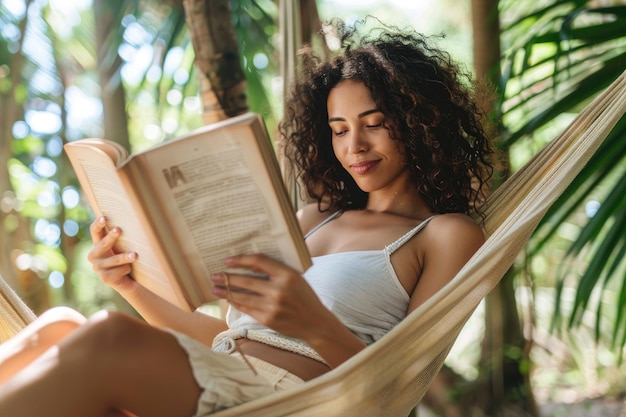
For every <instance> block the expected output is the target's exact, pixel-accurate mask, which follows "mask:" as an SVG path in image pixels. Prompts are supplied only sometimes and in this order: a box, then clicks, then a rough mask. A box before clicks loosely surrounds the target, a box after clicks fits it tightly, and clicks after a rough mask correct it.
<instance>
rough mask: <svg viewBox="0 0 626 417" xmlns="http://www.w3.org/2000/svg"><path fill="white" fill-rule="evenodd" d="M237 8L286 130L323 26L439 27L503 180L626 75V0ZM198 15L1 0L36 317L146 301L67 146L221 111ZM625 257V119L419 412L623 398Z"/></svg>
mask: <svg viewBox="0 0 626 417" xmlns="http://www.w3.org/2000/svg"><path fill="white" fill-rule="evenodd" d="M229 5H230V9H231V10H230V13H231V18H232V22H233V25H234V27H235V30H236V35H237V42H238V48H239V49H238V52H239V56H240V62H241V64H242V68H243V70H244V74H245V77H246V80H247V88H248V105H249V107H250V109H251V110H252V111H255V112H258V113H260V114H262V115H263V116H264V118H265V120H266V123H267V125H268V129H269V131H270V134H271V135H272V136H273V137H274V139H275V126H276V123H277V121H278V120H279V119H280V117H281V112H282V106H281V103H282V97H283V92H284V91H285V83H287V82H288V80H289V77H290V76H293V74H295V72H293V71H292V72H291V73H290V72H289V70H288V69H287V70H286V69H285V68H292V67H296V68H297V62H294V54H293V53H292V52H293V51H294V50H296V49H297V48H298V47H299V46H300V45H301V43H303V42H307V43H310V44H312V45H313V46H314V47H315V48H318V49H319V50H320V51H324V53H327V54H332V53H333V49H334V46H333V44H332V39H331V38H324V37H322V36H320V34H319V28H320V25H321V22H324V21H325V20H328V19H331V18H341V19H344V20H345V21H346V22H347V23H349V24H350V23H354V22H356V21H359V20H361V19H363V18H365V17H366V16H368V15H371V16H375V17H376V18H378V19H380V20H381V21H383V22H385V23H389V24H393V25H396V26H399V27H413V28H416V29H418V30H419V31H421V32H423V33H426V34H429V35H433V42H435V43H436V44H437V45H439V46H440V47H442V48H444V49H446V50H447V51H448V52H449V53H450V55H451V56H452V58H453V59H454V60H456V61H458V62H460V63H461V64H462V65H463V66H464V67H465V68H466V69H467V71H472V72H474V73H475V74H476V76H477V77H479V78H482V79H487V80H489V81H490V82H491V83H492V84H493V86H494V88H495V90H496V92H497V94H496V95H495V96H494V97H493V100H492V101H491V102H490V106H491V107H492V108H491V110H492V115H493V120H494V121H496V123H497V125H498V128H499V129H498V136H497V137H496V138H494V140H495V141H496V143H497V146H498V147H499V148H500V149H501V151H502V153H503V155H504V156H505V159H506V163H505V164H503V166H502V167H500V168H499V173H498V175H497V178H496V180H495V181H494V184H493V187H494V188H495V187H497V186H498V185H499V183H501V182H502V181H503V180H504V179H506V177H507V176H509V175H510V174H511V173H512V172H515V170H516V169H518V168H519V167H520V166H521V165H522V164H523V163H525V162H526V161H527V160H528V159H529V158H530V157H532V155H534V154H535V153H536V152H537V151H538V150H539V149H540V148H541V147H542V146H544V145H545V144H546V143H547V142H548V141H549V140H550V139H551V138H553V137H555V136H556V135H557V134H558V133H559V132H560V131H561V130H562V129H563V128H564V127H565V126H566V125H567V124H568V123H569V122H570V121H571V120H572V119H573V117H574V116H575V115H576V114H577V112H579V111H580V110H581V109H582V108H583V107H584V106H585V105H586V104H587V103H588V102H589V101H590V99H591V98H593V97H594V96H595V95H596V94H597V93H598V92H600V91H601V90H602V89H604V88H605V87H606V86H608V84H610V82H612V81H613V80H614V79H615V78H617V77H618V76H619V75H620V74H621V73H622V72H623V71H624V70H625V69H626V2H625V1H624V0H593V1H582V0H578V1H575V0H570V1H564V0H501V1H497V0H488V1H487V0H482V1H478V0H438V1H436V2H435V1H426V0H317V1H315V0H301V1H286V0H285V1H282V0H281V1H278V0H277V1H274V0H230V2H229ZM186 13H189V12H186V10H185V7H184V6H183V3H182V0H162V1H158V0H142V1H137V0H0V227H1V231H0V276H1V277H2V278H3V279H4V280H5V281H7V282H8V283H9V284H10V285H11V286H12V287H13V288H14V289H15V291H16V292H17V293H18V294H19V295H20V297H21V298H22V299H24V300H25V301H26V302H27V304H28V305H29V306H30V307H31V308H32V309H33V310H34V311H35V312H36V313H41V312H42V311H44V310H45V309H46V308H49V307H51V306H54V305H68V306H72V307H74V308H76V309H78V310H79V311H81V312H82V313H84V314H86V315H89V314H91V313H93V312H95V311H97V310H99V309H103V308H107V309H117V310H126V311H131V310H130V308H129V306H128V305H126V304H125V302H124V301H123V300H122V299H120V298H119V297H118V296H116V295H115V294H114V292H113V291H111V290H110V289H109V288H107V287H106V286H104V285H102V284H101V283H100V282H99V280H98V278H97V277H96V276H95V274H94V273H93V271H92V270H91V266H90V265H89V264H88V263H87V262H86V258H85V256H86V252H88V251H89V249H90V248H91V240H90V238H89V233H88V225H89V224H90V223H91V221H92V220H93V214H92V213H91V211H90V209H89V207H88V206H87V204H86V201H85V200H84V198H83V196H82V194H81V191H80V188H79V186H78V183H77V181H76V178H75V176H74V173H73V171H72V168H71V167H70V165H69V163H68V161H67V159H66V158H65V156H64V154H63V150H62V146H63V144H64V143H66V142H68V141H73V140H76V139H81V138H85V137H105V138H107V139H110V140H114V141H117V142H119V143H121V144H122V145H123V146H125V147H126V148H127V149H129V150H130V151H132V152H137V151H140V150H142V149H145V148H147V147H150V146H153V145H155V144H158V143H160V142H163V141H167V140H169V139H172V138H174V137H176V136H179V135H181V134H184V133H186V132H189V131H190V130H193V129H195V128H197V127H200V126H202V125H203V124H204V123H206V119H203V117H202V102H201V97H200V95H199V93H198V92H199V85H200V82H199V75H200V74H198V71H197V69H196V68H195V66H194V57H195V56H196V52H195V51H194V46H193V43H192V38H193V36H194V34H193V33H191V32H190V30H189V28H188V25H187V24H186V20H185V19H186V16H185V14H186ZM205 18H206V19H208V20H209V21H210V18H211V16H205ZM289 48H291V50H289ZM296 76H297V75H296ZM625 253H626V121H625V120H622V121H621V122H620V123H619V124H618V126H617V127H616V128H615V129H614V130H613V131H612V132H611V134H610V135H609V137H608V138H607V140H606V141H605V143H604V144H603V146H602V148H601V149H600V151H599V152H598V154H597V155H596V156H595V157H594V158H593V159H592V161H591V162H590V163H589V164H588V166H587V167H586V168H585V170H584V171H583V172H582V173H581V174H580V175H579V176H578V177H577V178H576V180H575V181H574V183H573V184H572V186H571V187H570V188H569V189H568V191H567V192H566V193H565V194H564V195H563V196H562V197H561V198H560V199H559V201H558V202H557V203H556V204H555V206H554V207H553V209H552V210H551V211H550V212H549V213H548V215H547V216H546V218H545V219H544V221H543V222H542V224H541V225H540V227H539V229H538V230H537V231H536V232H535V234H534V235H533V238H532V239H531V241H530V242H529V244H528V245H527V248H526V250H525V252H524V253H523V254H522V255H520V257H519V260H518V262H517V263H516V265H515V267H514V268H512V269H511V271H510V273H509V274H508V275H507V277H506V278H505V279H504V280H503V281H502V284H501V285H500V287H498V288H497V289H496V290H495V291H494V292H493V293H492V294H490V296H489V297H488V298H487V299H486V300H485V302H484V303H483V304H482V305H481V307H480V308H479V309H478V310H477V311H476V313H475V314H474V316H473V317H472V318H471V319H470V321H469V323H468V324H467V326H466V328H465V329H464V331H463V332H462V333H461V336H460V338H459V340H458V342H457V344H456V345H455V347H454V349H453V351H452V353H451V355H450V357H449V358H448V360H447V362H446V366H445V367H444V369H443V370H442V373H441V375H440V377H439V378H438V379H437V381H436V382H435V384H434V385H433V387H432V389H431V391H430V392H429V394H428V395H427V396H426V398H425V399H424V401H423V406H422V407H420V410H421V411H420V412H421V414H420V415H432V416H441V417H453V416H470V415H471V416H496V415H507V416H508V415H511V416H513V415H529V416H538V415H542V413H544V414H543V415H560V414H555V413H558V411H554V409H550V410H552V411H546V410H548V408H546V407H543V406H544V405H546V404H553V403H563V404H568V403H574V402H579V403H580V402H584V401H590V400H591V399H595V398H604V399H605V400H607V399H608V400H614V401H616V402H618V403H621V402H622V398H623V396H624V394H625V393H626V368H625V367H624V364H623V360H624V353H625V350H624V345H625V341H626V321H625V319H626V315H625V312H626V285H625V284H626V261H625V260H624V258H625V257H624V254H625ZM131 312H132V311H131ZM542 410H543V411H542ZM548 412H549V413H552V414H545V413H548ZM607 415H608V414H607ZM615 415H616V416H617V415H619V414H615ZM624 415H626V412H625V414H624Z"/></svg>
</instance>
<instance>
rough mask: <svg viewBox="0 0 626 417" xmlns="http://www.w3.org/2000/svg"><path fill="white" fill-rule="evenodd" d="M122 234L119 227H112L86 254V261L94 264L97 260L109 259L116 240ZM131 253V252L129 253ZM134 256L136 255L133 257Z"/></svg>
mask: <svg viewBox="0 0 626 417" xmlns="http://www.w3.org/2000/svg"><path fill="white" fill-rule="evenodd" d="M121 234H122V230H121V229H120V228H119V227H114V228H113V229H111V231H110V232H108V233H107V234H106V235H105V236H104V237H103V238H102V239H100V241H99V242H97V243H94V245H93V248H92V249H91V251H90V252H89V253H88V254H87V260H89V262H91V263H94V262H97V261H98V259H102V258H109V257H110V256H111V254H113V253H114V252H113V247H114V245H115V242H117V239H118V238H119V237H120V235H121ZM131 253H133V252H131ZM134 256H136V254H135V255H134Z"/></svg>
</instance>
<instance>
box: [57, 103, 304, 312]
mask: <svg viewBox="0 0 626 417" xmlns="http://www.w3.org/2000/svg"><path fill="white" fill-rule="evenodd" d="M65 152H66V153H67V155H68V157H69V159H70V162H71V164H72V166H73V168H74V170H75V171H76V175H77V177H78V180H79V181H80V185H81V187H82V189H83V192H84V194H85V196H86V197H87V200H88V202H89V204H90V205H91V208H92V210H93V211H94V213H95V215H96V216H101V215H104V216H105V217H106V218H107V219H108V225H109V226H110V227H113V226H119V227H120V228H121V229H122V236H121V238H120V239H119V241H118V243H119V244H118V246H117V247H116V250H117V251H135V252H137V254H138V255H139V256H138V259H137V261H135V263H134V264H133V271H132V274H131V275H132V276H133V278H134V279H136V280H137V281H138V282H139V283H141V284H142V285H144V286H146V287H147V288H148V289H150V290H152V291H153V292H155V293H156V294H158V295H160V296H161V297H163V298H165V299H167V300H169V301H170V302H172V303H174V304H176V305H178V306H180V307H182V308H185V309H188V310H190V309H195V308H197V307H198V306H200V305H202V304H204V303H207V302H209V301H212V300H214V299H215V297H214V296H213V295H212V294H211V280H210V275H211V273H213V272H219V271H223V270H224V264H223V259H224V258H225V257H226V256H228V255H234V254H242V253H264V254H266V255H268V256H271V257H273V258H275V259H278V260H280V261H282V262H285V263H286V264H288V265H290V266H291V267H293V268H295V269H296V270H298V271H300V272H304V271H305V270H306V269H307V268H308V267H309V266H310V263H311V259H310V256H309V253H308V250H307V248H306V245H305V243H304V239H303V237H302V233H301V231H300V228H299V226H298V222H297V220H296V217H295V213H294V211H293V207H292V205H291V203H290V200H289V198H288V196H287V192H286V191H285V187H284V184H283V181H282V177H281V175H280V170H279V167H278V163H277V161H276V156H275V153H274V150H273V148H272V144H271V142H270V140H269V138H268V135H267V130H266V128H265V125H264V124H263V121H262V119H261V117H260V116H258V115H256V114H253V113H247V114H244V115H241V116H237V117H233V118H230V119H227V120H224V121H221V122H217V123H213V124H210V125H208V126H205V127H203V128H201V129H199V130H197V131H194V132H192V133H191V134H188V135H185V136H183V137H180V138H177V139H173V140H171V141H168V142H165V143H163V144H160V145H158V146H155V147H152V148H150V149H148V150H146V151H143V152H140V153H136V154H133V155H130V156H129V154H128V152H127V151H126V150H125V149H124V148H123V147H122V146H120V145H118V144H116V143H115V142H111V141H107V140H104V139H81V140H77V141H74V142H70V143H67V144H66V145H65Z"/></svg>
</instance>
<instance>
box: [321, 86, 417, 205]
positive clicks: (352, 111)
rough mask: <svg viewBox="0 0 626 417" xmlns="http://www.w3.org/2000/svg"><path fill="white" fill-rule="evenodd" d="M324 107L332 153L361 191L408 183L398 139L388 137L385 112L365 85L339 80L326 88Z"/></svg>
mask: <svg viewBox="0 0 626 417" xmlns="http://www.w3.org/2000/svg"><path fill="white" fill-rule="evenodd" d="M327 108H328V124H329V126H330V129H331V134H332V145H333V151H334V152H335V156H336V157H337V159H338V160H339V162H340V163H341V165H342V166H343V168H344V169H345V170H346V171H348V173H349V174H350V175H351V176H352V178H354V180H355V182H356V183H357V185H358V186H359V188H361V190H363V191H365V192H367V193H372V192H375V191H378V190H383V189H386V188H389V187H393V188H395V187H398V186H402V187H405V186H408V182H409V173H408V171H407V170H406V169H405V167H404V156H403V152H402V148H401V145H400V142H398V141H394V140H393V139H391V137H390V136H389V130H388V126H387V125H386V124H385V115H384V114H383V113H382V112H381V111H380V110H379V109H378V108H377V107H376V103H375V102H374V99H373V98H372V95H371V94H370V91H369V90H368V89H367V87H365V84H363V83H362V82H359V81H353V80H343V81H341V82H340V83H339V84H337V86H336V87H334V88H333V89H332V90H331V91H330V93H329V95H328V101H327ZM396 189H397V188H396Z"/></svg>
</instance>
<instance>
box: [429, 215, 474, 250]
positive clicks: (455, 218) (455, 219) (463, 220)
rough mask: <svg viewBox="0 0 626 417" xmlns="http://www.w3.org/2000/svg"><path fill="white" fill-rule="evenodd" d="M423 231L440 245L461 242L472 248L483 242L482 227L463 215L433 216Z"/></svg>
mask: <svg viewBox="0 0 626 417" xmlns="http://www.w3.org/2000/svg"><path fill="white" fill-rule="evenodd" d="M424 231H425V232H426V233H427V234H429V235H430V237H431V238H433V239H435V240H437V241H440V242H441V243H442V244H447V243H451V242H458V241H462V242H466V243H469V244H470V245H472V246H473V245H475V244H482V243H483V242H484V240H485V238H484V233H483V229H482V227H481V226H480V225H479V224H478V223H476V221H475V220H474V219H472V218H471V217H470V216H468V215H466V214H463V213H446V214H438V215H435V216H433V218H432V219H431V221H430V223H429V225H428V227H426V228H425V230H424Z"/></svg>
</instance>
